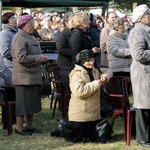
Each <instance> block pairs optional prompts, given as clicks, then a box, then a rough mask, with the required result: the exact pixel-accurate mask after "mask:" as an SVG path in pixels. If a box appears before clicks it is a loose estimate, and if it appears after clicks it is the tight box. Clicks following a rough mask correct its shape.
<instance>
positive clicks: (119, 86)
mask: <svg viewBox="0 0 150 150" xmlns="http://www.w3.org/2000/svg"><path fill="white" fill-rule="evenodd" d="M128 82H129V77H124V76H113V77H112V78H111V79H110V81H109V83H108V84H107V85H106V87H105V88H106V91H107V92H108V95H109V98H110V99H111V103H112V107H113V109H114V110H121V109H123V108H124V107H129V98H128ZM117 95H119V96H117ZM121 95H122V96H121Z"/></svg>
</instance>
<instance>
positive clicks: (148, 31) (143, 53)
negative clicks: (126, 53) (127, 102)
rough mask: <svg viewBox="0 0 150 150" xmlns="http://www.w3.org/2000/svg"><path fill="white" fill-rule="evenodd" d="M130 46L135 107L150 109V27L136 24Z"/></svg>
mask: <svg viewBox="0 0 150 150" xmlns="http://www.w3.org/2000/svg"><path fill="white" fill-rule="evenodd" d="M129 45H130V49H131V55H132V58H133V62H132V64H131V80H132V86H133V97H134V107H135V108H139V109H150V27H149V26H146V25H144V24H141V23H137V24H135V27H134V28H133V29H132V30H131V32H130V35H129Z"/></svg>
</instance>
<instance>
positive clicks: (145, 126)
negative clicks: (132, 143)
mask: <svg viewBox="0 0 150 150" xmlns="http://www.w3.org/2000/svg"><path fill="white" fill-rule="evenodd" d="M136 139H137V140H138V141H144V142H150V109H136Z"/></svg>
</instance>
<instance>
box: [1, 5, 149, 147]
mask: <svg viewBox="0 0 150 150" xmlns="http://www.w3.org/2000/svg"><path fill="white" fill-rule="evenodd" d="M1 19H2V31H1V32H0V62H1V63H0V71H1V72H3V73H4V74H5V75H6V76H7V77H8V79H9V81H10V83H13V84H14V85H15V89H16V129H15V133H17V134H20V135H23V136H26V135H32V133H41V131H40V130H39V129H37V128H35V127H34V126H33V116H34V114H35V113H37V112H39V111H41V100H40V99H41V98H40V85H41V84H42V77H41V63H45V62H46V61H47V57H45V56H43V55H41V50H40V45H39V41H49V42H50V41H54V42H56V47H57V52H58V58H57V65H58V66H70V67H71V68H72V71H71V73H70V75H69V79H70V90H71V99H70V102H69V111H68V130H69V132H71V133H72V134H68V137H65V138H66V139H67V141H71V142H82V141H84V142H87V141H88V142H93V141H95V135H94V130H93V131H91V132H90V133H89V130H91V129H94V126H95V125H96V122H97V121H98V120H99V119H100V89H101V87H102V86H105V84H106V83H107V82H109V79H110V78H111V77H112V76H113V75H114V76H128V77H130V76H131V81H132V86H133V88H132V89H133V97H134V107H135V108H136V132H137V141H138V143H139V144H140V145H142V146H150V138H149V137H150V132H149V131H150V124H149V122H148V121H147V120H149V119H150V102H149V100H148V98H149V97H150V95H149V90H148V89H149V88H148V86H149V77H150V74H149V73H150V71H149V70H150V65H149V62H150V57H149V55H150V53H149V52H150V8H149V7H148V6H147V5H145V4H143V5H140V6H137V7H136V8H135V9H134V10H133V15H132V17H131V18H128V17H127V16H125V17H123V18H120V17H119V16H118V15H117V13H116V12H115V11H111V12H109V13H108V14H107V15H106V17H101V16H100V15H96V16H94V15H93V14H89V13H87V12H78V13H72V12H69V13H66V14H63V15H60V14H58V13H54V14H53V15H52V16H51V15H49V16H42V17H41V16H39V15H38V14H34V15H29V14H28V13H24V14H22V15H21V16H20V17H19V18H18V19H17V17H16V16H15V14H14V13H13V12H7V13H4V14H3V15H2V18H1ZM101 66H103V68H102V67H101ZM0 84H1V86H4V83H2V82H0ZM33 93H34V95H33ZM24 116H26V127H24V126H23V121H24Z"/></svg>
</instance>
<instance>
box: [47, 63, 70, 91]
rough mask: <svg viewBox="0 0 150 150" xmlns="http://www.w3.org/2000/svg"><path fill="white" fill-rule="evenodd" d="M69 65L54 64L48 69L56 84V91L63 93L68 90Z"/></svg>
mask: <svg viewBox="0 0 150 150" xmlns="http://www.w3.org/2000/svg"><path fill="white" fill-rule="evenodd" d="M70 71H71V67H69V66H54V67H50V68H49V69H48V72H49V75H50V77H51V79H52V82H54V83H55V84H56V88H57V92H60V93H62V94H64V93H65V92H69V91H70V88H69V73H70Z"/></svg>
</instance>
